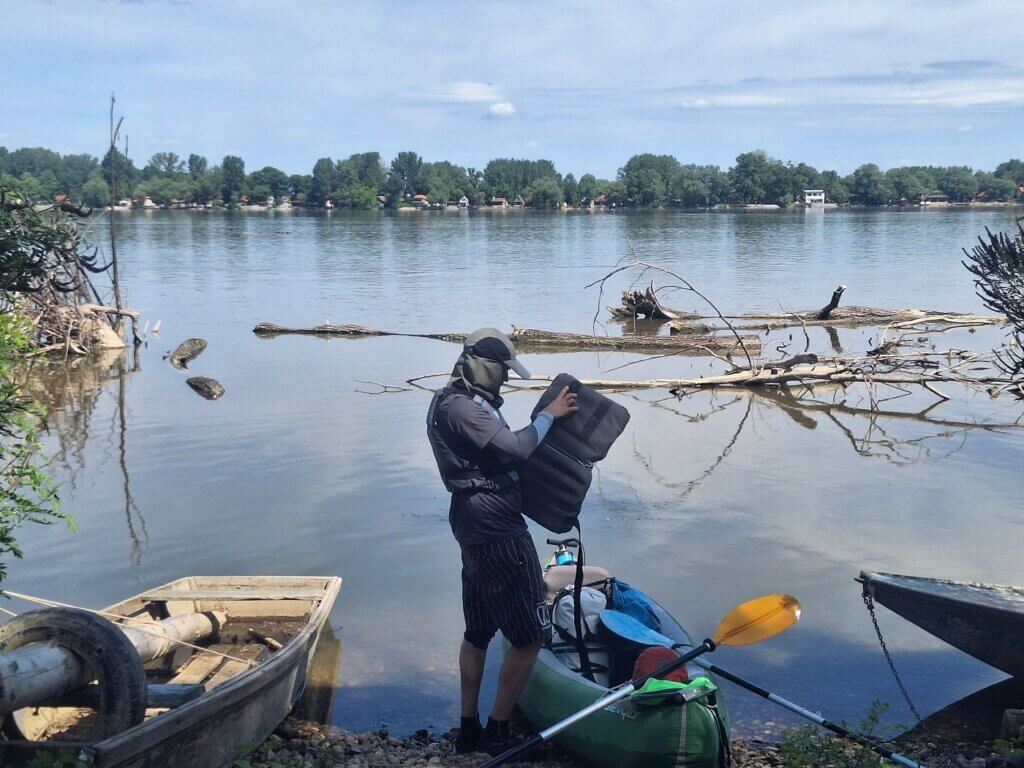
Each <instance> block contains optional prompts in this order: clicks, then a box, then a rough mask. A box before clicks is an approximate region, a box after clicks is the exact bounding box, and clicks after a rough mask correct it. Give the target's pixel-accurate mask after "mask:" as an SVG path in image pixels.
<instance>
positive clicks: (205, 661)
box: [167, 646, 232, 685]
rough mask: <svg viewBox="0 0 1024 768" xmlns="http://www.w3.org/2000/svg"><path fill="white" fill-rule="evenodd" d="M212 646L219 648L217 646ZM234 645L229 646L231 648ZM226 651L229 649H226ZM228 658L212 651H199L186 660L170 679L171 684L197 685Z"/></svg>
mask: <svg viewBox="0 0 1024 768" xmlns="http://www.w3.org/2000/svg"><path fill="white" fill-rule="evenodd" d="M211 647H212V648H214V649H216V650H219V648H217V647H216V646H211ZM231 647H232V646H227V648H228V649H230V648H231ZM224 652H225V653H226V652H227V651H224ZM225 661H226V659H225V658H224V657H223V656H215V655H214V654H212V653H200V652H197V653H196V655H195V656H193V657H192V658H191V659H189V660H188V661H186V662H185V664H184V665H182V667H181V669H179V670H178V673H177V674H176V675H175V676H174V677H172V678H171V679H170V680H168V681H167V682H168V684H169V685H197V684H199V683H202V682H203V681H204V680H205V679H206V678H208V677H209V676H210V675H212V674H213V673H214V671H215V670H217V669H218V668H219V667H220V666H221V664H223V663H224V662H225Z"/></svg>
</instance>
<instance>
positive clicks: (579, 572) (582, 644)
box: [572, 522, 595, 682]
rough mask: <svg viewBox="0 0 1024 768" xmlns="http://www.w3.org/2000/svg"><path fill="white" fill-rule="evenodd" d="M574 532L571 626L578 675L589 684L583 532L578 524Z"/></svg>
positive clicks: (590, 676) (591, 680)
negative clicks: (575, 550) (582, 603)
mask: <svg viewBox="0 0 1024 768" xmlns="http://www.w3.org/2000/svg"><path fill="white" fill-rule="evenodd" d="M576 532H577V534H579V535H578V536H577V539H579V542H580V546H579V552H578V554H577V557H576V578H575V580H574V582H573V587H572V624H573V628H574V629H575V630H576V655H578V656H579V657H580V674H582V675H583V676H584V677H585V678H587V680H589V681H590V682H595V680H594V670H593V668H592V667H591V666H590V654H589V653H588V652H587V642H586V640H585V639H584V637H583V609H582V607H581V606H580V593H581V592H582V591H583V558H584V556H585V554H584V551H583V531H581V530H580V527H579V523H578V522H577V524H576Z"/></svg>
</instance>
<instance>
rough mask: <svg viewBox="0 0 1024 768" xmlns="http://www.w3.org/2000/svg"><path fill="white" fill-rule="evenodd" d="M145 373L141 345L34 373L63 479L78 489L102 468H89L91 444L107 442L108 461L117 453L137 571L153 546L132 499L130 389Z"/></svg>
mask: <svg viewBox="0 0 1024 768" xmlns="http://www.w3.org/2000/svg"><path fill="white" fill-rule="evenodd" d="M141 371H142V363H141V358H140V355H139V348H138V346H134V347H130V348H127V349H124V350H104V351H103V352H101V353H99V354H97V355H92V356H90V357H85V358H72V359H69V360H68V361H66V362H47V363H40V364H39V365H37V366H36V367H35V369H34V371H33V373H34V376H33V386H32V391H33V394H34V396H35V398H36V399H37V400H38V401H39V402H40V404H42V406H43V407H44V408H45V409H46V412H47V428H48V430H49V432H50V434H51V436H52V437H53V438H55V439H56V442H57V446H58V448H57V450H55V451H52V452H51V461H52V462H53V463H54V464H55V465H57V466H58V467H60V468H61V470H62V471H61V473H60V478H61V480H62V481H63V482H64V483H65V484H66V485H67V486H68V487H69V488H70V489H71V490H72V491H73V490H75V489H76V487H77V484H78V483H79V482H81V481H82V480H83V479H84V478H85V477H86V475H87V472H91V471H96V470H97V469H98V467H96V466H88V465H87V452H86V448H87V446H88V445H89V443H90V441H93V440H96V441H102V443H103V445H104V458H103V463H106V461H107V460H108V459H109V458H110V455H111V453H116V457H117V459H116V461H117V467H118V470H119V472H120V477H121V490H122V495H123V510H124V521H125V527H126V529H127V533H128V539H129V542H130V546H131V557H130V561H129V565H130V566H131V567H132V568H137V567H138V566H139V565H140V564H141V562H142V555H143V552H144V551H145V549H146V547H147V546H148V543H149V532H148V530H147V529H146V520H145V517H144V516H143V514H142V510H141V509H140V508H139V505H138V504H137V503H136V501H135V498H134V496H133V495H132V483H131V473H130V470H129V459H128V420H129V418H128V413H127V408H126V400H127V397H126V387H127V382H128V380H129V378H131V377H132V376H134V375H136V374H139V373H140V372H141ZM104 394H107V395H108V396H109V397H110V399H112V403H111V406H112V407H111V408H110V417H109V422H107V423H106V424H107V425H106V426H104V421H103V419H102V418H100V415H101V414H99V412H100V411H101V410H102V407H101V406H102V400H103V396H104Z"/></svg>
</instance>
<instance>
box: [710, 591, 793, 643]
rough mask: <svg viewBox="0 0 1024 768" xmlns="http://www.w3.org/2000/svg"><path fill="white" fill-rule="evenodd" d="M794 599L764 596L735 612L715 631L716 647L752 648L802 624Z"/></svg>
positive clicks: (777, 595)
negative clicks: (736, 646) (746, 646)
mask: <svg viewBox="0 0 1024 768" xmlns="http://www.w3.org/2000/svg"><path fill="white" fill-rule="evenodd" d="M800 611H801V608H800V601H799V600H797V599H796V598H795V597H793V596H792V595H784V594H775V595H764V596H763V597H758V598H755V599H753V600H748V601H747V602H745V603H743V604H742V605H738V606H736V607H735V608H733V609H732V610H731V611H730V612H729V613H728V614H727V615H726V616H725V618H723V619H722V623H721V624H719V625H718V629H717V630H716V631H715V635H714V638H713V639H714V641H715V644H716V645H752V644H754V643H760V642H761V641H762V640H767V639H768V638H770V637H775V635H778V634H780V633H781V632H785V631H786V630H787V629H789V628H790V627H791V626H793V625H794V624H796V623H797V621H799V620H800Z"/></svg>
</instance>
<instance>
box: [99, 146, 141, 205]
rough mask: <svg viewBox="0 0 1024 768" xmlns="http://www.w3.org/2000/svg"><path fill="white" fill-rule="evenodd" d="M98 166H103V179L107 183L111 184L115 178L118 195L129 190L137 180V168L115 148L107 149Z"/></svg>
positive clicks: (124, 193)
mask: <svg viewBox="0 0 1024 768" xmlns="http://www.w3.org/2000/svg"><path fill="white" fill-rule="evenodd" d="M100 166H101V167H102V168H103V179H104V181H106V182H107V184H111V183H112V182H113V180H114V179H115V178H116V180H117V190H118V194H119V195H126V194H128V193H129V192H131V189H132V187H133V186H134V184H135V182H136V181H138V178H139V171H138V169H137V168H136V167H135V165H134V164H133V163H132V161H131V160H129V159H128V158H127V157H125V156H124V155H123V154H121V152H119V151H118V150H117V149H108V150H107V154H105V155H104V156H103V160H102V162H101V163H100Z"/></svg>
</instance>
